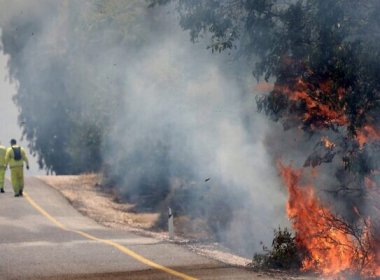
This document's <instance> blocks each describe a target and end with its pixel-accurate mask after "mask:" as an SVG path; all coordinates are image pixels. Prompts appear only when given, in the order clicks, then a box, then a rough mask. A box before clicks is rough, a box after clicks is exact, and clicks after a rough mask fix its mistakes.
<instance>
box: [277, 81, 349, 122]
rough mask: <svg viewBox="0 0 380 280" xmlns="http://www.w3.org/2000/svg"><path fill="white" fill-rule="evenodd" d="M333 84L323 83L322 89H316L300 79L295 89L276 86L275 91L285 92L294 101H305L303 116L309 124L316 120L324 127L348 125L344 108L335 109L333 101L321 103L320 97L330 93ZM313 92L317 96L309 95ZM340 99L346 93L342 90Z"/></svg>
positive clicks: (340, 89)
mask: <svg viewBox="0 0 380 280" xmlns="http://www.w3.org/2000/svg"><path fill="white" fill-rule="evenodd" d="M331 84H332V83H331V82H329V81H326V82H324V83H321V85H320V89H314V88H313V86H312V85H309V84H307V83H305V82H304V81H303V80H302V79H299V80H298V81H297V82H296V83H295V89H290V88H289V87H287V86H280V85H276V86H275V90H277V91H280V92H283V93H284V94H286V95H288V98H289V99H290V100H293V101H298V100H303V101H304V102H305V104H306V107H307V108H306V113H305V114H304V116H303V121H304V122H307V121H309V120H311V119H313V118H314V119H315V120H317V119H318V121H319V122H321V124H322V125H331V124H335V125H339V126H343V125H347V124H348V118H347V116H346V115H345V113H344V109H343V108H339V109H337V108H333V103H334V102H331V101H327V100H326V102H321V98H319V95H320V94H321V93H322V92H325V93H326V92H327V93H330V92H331V91H332V90H331V87H332V85H331ZM309 91H311V92H313V94H314V95H315V96H312V95H310V94H308V92H309ZM336 93H337V96H338V99H339V100H340V99H342V98H343V97H344V94H345V91H344V89H342V88H339V89H338V90H337V92H336Z"/></svg>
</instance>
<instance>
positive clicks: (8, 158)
mask: <svg viewBox="0 0 380 280" xmlns="http://www.w3.org/2000/svg"><path fill="white" fill-rule="evenodd" d="M13 148H20V152H21V159H20V160H15V158H14V152H13ZM24 162H25V163H26V166H27V167H28V168H29V161H28V157H27V156H26V153H25V150H24V149H23V148H21V147H20V146H18V145H13V146H11V147H9V148H8V149H7V152H6V154H5V166H8V165H9V168H10V169H11V181H12V186H13V190H14V192H15V195H16V196H18V195H20V194H21V195H22V191H23V189H24Z"/></svg>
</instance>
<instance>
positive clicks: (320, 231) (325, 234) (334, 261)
mask: <svg viewBox="0 0 380 280" xmlns="http://www.w3.org/2000/svg"><path fill="white" fill-rule="evenodd" d="M279 169H280V173H281V176H282V178H283V180H284V182H285V184H286V186H287V188H288V192H289V198H288V203H287V207H286V210H287V214H288V217H289V219H290V221H291V223H292V227H293V229H294V231H295V233H296V242H297V244H298V245H299V247H300V248H305V249H306V251H307V253H308V256H307V257H305V258H304V259H303V261H302V269H303V270H304V271H307V270H313V271H316V272H319V273H321V274H323V275H326V276H332V275H337V274H339V273H342V272H350V273H352V274H355V273H359V274H362V275H365V276H367V277H374V276H380V261H379V258H377V257H378V256H376V250H374V249H371V248H379V247H374V244H375V242H374V240H373V238H372V236H371V234H370V233H371V230H370V229H371V228H370V227H371V224H370V220H369V219H363V221H364V226H363V230H362V232H361V234H360V236H354V235H353V234H351V233H352V232H350V230H349V227H348V226H347V224H345V223H344V221H343V220H342V219H339V217H336V216H334V214H333V213H332V212H331V211H330V210H329V209H328V208H327V207H326V206H324V205H323V204H322V203H321V201H320V200H319V199H318V198H317V196H316V195H315V192H314V187H313V186H312V185H306V186H300V184H299V181H300V178H301V176H302V169H292V168H291V167H289V166H284V165H283V164H281V163H279ZM354 211H355V209H354ZM356 213H357V215H360V213H359V211H358V210H357V209H356Z"/></svg>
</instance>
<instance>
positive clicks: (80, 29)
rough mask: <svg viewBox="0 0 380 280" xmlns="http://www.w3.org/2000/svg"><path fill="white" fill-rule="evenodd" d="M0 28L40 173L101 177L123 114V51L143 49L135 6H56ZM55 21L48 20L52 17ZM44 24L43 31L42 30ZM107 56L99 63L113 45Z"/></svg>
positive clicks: (139, 8)
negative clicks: (108, 140)
mask: <svg viewBox="0 0 380 280" xmlns="http://www.w3.org/2000/svg"><path fill="white" fill-rule="evenodd" d="M42 6H43V8H41V9H38V11H37V12H35V13H36V15H35V16H34V14H33V13H32V12H31V13H18V14H16V15H15V16H14V17H12V18H11V19H10V22H9V23H7V24H6V23H3V24H2V26H1V27H2V45H3V51H4V52H5V53H6V54H9V55H10V60H9V64H8V66H9V71H10V77H11V78H12V79H13V80H16V81H17V82H18V89H17V94H16V95H15V96H14V101H15V103H16V105H17V106H18V107H19V109H20V114H19V124H20V125H21V127H22V130H23V137H25V138H26V139H27V140H28V142H29V148H30V150H31V151H32V153H33V154H35V155H37V156H38V162H39V165H40V167H41V168H44V169H46V170H47V172H54V173H56V174H77V173H81V172H85V171H98V170H100V168H101V166H102V164H103V159H102V155H103V153H104V136H105V135H107V133H109V130H110V124H111V123H112V120H113V119H115V118H116V117H118V116H119V114H121V110H122V108H121V102H120V100H121V95H122V94H124V92H123V89H122V88H121V86H120V85H121V84H122V81H123V79H124V77H123V73H122V72H121V71H117V69H118V68H119V67H122V66H123V65H124V64H125V63H126V62H124V61H122V60H120V57H121V56H122V55H123V48H127V45H128V44H129V46H130V45H132V44H133V45H136V44H141V42H142V40H144V34H143V33H142V32H140V31H141V30H138V28H139V26H140V25H138V24H137V21H138V20H140V16H141V15H142V14H143V13H144V12H145V10H146V9H145V6H146V5H145V4H144V3H141V1H128V3H127V4H126V2H125V1H119V0H111V1H82V2H81V3H74V2H72V1H61V2H59V3H58V2H57V3H52V2H48V1H47V2H46V5H43V4H41V7H42ZM51 15H53V16H51ZM46 22H48V23H49V24H46ZM115 45H117V46H120V50H113V54H112V55H111V54H110V55H107V59H104V61H102V60H101V59H98V58H99V57H102V55H103V54H104V52H107V51H108V50H109V49H110V48H111V47H113V46H115Z"/></svg>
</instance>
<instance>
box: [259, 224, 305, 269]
mask: <svg viewBox="0 0 380 280" xmlns="http://www.w3.org/2000/svg"><path fill="white" fill-rule="evenodd" d="M263 250H264V253H263V254H255V255H254V256H253V260H252V265H253V266H254V267H255V268H260V269H298V268H301V250H300V249H299V248H298V247H297V243H296V238H295V237H294V236H293V234H292V233H291V232H290V231H289V230H288V229H287V228H284V229H281V228H278V229H276V230H274V238H273V242H272V247H271V249H268V248H267V247H265V246H264V247H263Z"/></svg>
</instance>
